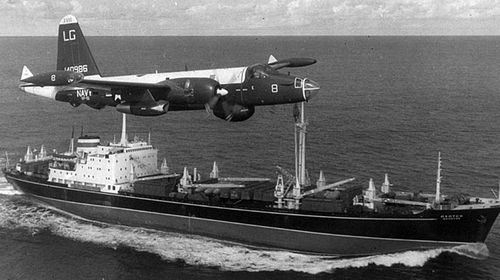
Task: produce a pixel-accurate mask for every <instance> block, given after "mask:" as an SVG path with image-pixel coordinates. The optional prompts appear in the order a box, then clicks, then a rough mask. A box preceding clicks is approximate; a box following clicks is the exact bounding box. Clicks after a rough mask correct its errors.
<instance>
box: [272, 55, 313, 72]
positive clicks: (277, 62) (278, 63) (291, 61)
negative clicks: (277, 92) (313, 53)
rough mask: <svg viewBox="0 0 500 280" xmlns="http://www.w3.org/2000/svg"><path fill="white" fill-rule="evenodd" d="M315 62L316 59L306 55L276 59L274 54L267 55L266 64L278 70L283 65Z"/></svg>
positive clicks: (298, 65) (305, 64) (291, 65)
mask: <svg viewBox="0 0 500 280" xmlns="http://www.w3.org/2000/svg"><path fill="white" fill-rule="evenodd" d="M314 63H316V59H314V58H308V57H295V58H287V59H281V60H277V59H276V58H275V57H274V56H272V55H271V56H270V57H269V61H268V63H267V64H268V65H269V66H271V67H272V68H274V69H276V70H278V69H281V68H285V67H304V66H309V65H311V64H314Z"/></svg>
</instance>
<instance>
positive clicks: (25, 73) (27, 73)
mask: <svg viewBox="0 0 500 280" xmlns="http://www.w3.org/2000/svg"><path fill="white" fill-rule="evenodd" d="M31 77H33V73H31V71H30V69H28V67H27V66H26V65H24V66H23V72H22V74H21V81H22V80H24V79H27V78H31Z"/></svg>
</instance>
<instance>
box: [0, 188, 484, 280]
mask: <svg viewBox="0 0 500 280" xmlns="http://www.w3.org/2000/svg"><path fill="white" fill-rule="evenodd" d="M0 227H3V228H10V229H18V228H22V229H26V230H27V231H28V232H29V233H31V234H38V233H39V232H44V231H49V232H50V233H52V234H55V235H58V236H62V237H64V238H69V239H73V240H75V241H79V242H91V243H94V244H99V245H102V246H106V247H109V248H113V249H116V248H118V247H120V246H124V247H128V248H133V249H134V250H137V251H141V252H148V253H151V254H156V255H158V256H160V257H161V258H162V259H163V260H166V261H182V262H184V263H186V264H188V265H199V266H206V267H215V268H217V269H220V270H224V271H251V272H257V271H295V272H304V273H309V274H318V273H324V272H326V273H328V272H333V271H335V270H336V269H342V268H362V267H367V266H369V265H378V266H387V267H390V266H393V265H398V264H399V265H404V266H408V267H420V266H423V265H424V264H425V263H426V262H427V261H429V260H430V259H433V258H436V257H437V256H439V255H440V254H442V253H443V252H450V253H456V254H459V255H463V256H466V257H469V258H474V259H484V258H486V257H488V248H487V247H486V245H484V244H474V245H462V246H457V247H453V248H441V249H433V250H426V251H407V252H402V253H394V254H385V255H374V256H367V257H358V258H348V259H342V258H332V257H324V256H317V255H306V254H299V253H293V252H287V251H276V250H265V249H255V248H248V247H245V246H243V245H240V244H236V243H228V242H224V241H219V240H215V239H211V238H207V237H200V236H195V235H188V234H180V233H172V232H163V231H155V230H150V229H144V228H134V227H127V226H119V225H110V224H106V223H100V222H94V221H89V220H85V219H82V218H80V217H77V216H74V215H71V214H68V213H61V212H59V211H58V210H56V209H52V208H49V207H46V206H39V205H36V204H33V203H32V202H31V201H29V200H27V199H25V198H24V197H20V196H17V197H16V199H12V198H11V197H4V198H3V199H2V198H0Z"/></svg>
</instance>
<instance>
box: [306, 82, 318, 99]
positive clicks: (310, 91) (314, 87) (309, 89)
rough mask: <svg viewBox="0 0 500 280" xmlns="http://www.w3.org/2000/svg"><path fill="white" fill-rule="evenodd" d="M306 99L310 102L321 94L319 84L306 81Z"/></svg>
mask: <svg viewBox="0 0 500 280" xmlns="http://www.w3.org/2000/svg"><path fill="white" fill-rule="evenodd" d="M303 85H304V86H303V90H304V98H305V99H306V100H307V101H308V100H309V99H311V98H312V97H313V96H315V95H316V94H317V93H318V92H319V89H320V87H319V84H318V83H317V82H315V81H313V80H311V79H304V84H303Z"/></svg>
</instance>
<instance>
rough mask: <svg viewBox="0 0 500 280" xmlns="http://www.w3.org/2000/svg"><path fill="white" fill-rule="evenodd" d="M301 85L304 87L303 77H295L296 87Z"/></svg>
mask: <svg viewBox="0 0 500 280" xmlns="http://www.w3.org/2000/svg"><path fill="white" fill-rule="evenodd" d="M301 87H302V79H301V78H295V88H301Z"/></svg>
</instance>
